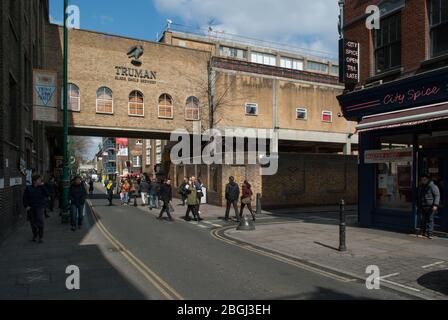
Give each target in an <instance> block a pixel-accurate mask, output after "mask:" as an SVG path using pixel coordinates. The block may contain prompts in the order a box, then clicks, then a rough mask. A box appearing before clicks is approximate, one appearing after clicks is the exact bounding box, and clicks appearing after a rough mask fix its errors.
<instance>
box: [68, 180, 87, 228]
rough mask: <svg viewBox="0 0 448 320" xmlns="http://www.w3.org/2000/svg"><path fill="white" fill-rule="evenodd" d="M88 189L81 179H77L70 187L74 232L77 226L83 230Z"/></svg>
mask: <svg viewBox="0 0 448 320" xmlns="http://www.w3.org/2000/svg"><path fill="white" fill-rule="evenodd" d="M86 196H87V192H86V188H85V185H84V184H83V183H82V182H81V179H80V178H79V177H76V178H75V180H74V181H73V184H72V185H71V187H70V201H71V207H70V210H71V214H72V219H71V220H72V231H76V224H78V228H79V229H81V226H82V219H83V213H84V204H85V202H86Z"/></svg>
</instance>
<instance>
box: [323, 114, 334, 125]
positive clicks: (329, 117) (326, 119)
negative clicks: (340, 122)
mask: <svg viewBox="0 0 448 320" xmlns="http://www.w3.org/2000/svg"><path fill="white" fill-rule="evenodd" d="M322 121H323V122H327V123H331V122H333V112H331V111H322Z"/></svg>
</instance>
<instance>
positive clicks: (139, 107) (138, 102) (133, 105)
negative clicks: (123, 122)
mask: <svg viewBox="0 0 448 320" xmlns="http://www.w3.org/2000/svg"><path fill="white" fill-rule="evenodd" d="M128 109H129V110H128V112H129V115H130V116H137V117H144V116H145V103H144V98H143V94H142V93H141V92H140V91H132V92H131V94H130V95H129V103H128Z"/></svg>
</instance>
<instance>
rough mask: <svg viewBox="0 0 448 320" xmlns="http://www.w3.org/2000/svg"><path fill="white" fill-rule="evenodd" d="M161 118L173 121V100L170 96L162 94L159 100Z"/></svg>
mask: <svg viewBox="0 0 448 320" xmlns="http://www.w3.org/2000/svg"><path fill="white" fill-rule="evenodd" d="M159 118H163V119H173V118H174V116H173V98H171V96H170V95H169V94H166V93H165V94H162V95H161V96H160V98H159Z"/></svg>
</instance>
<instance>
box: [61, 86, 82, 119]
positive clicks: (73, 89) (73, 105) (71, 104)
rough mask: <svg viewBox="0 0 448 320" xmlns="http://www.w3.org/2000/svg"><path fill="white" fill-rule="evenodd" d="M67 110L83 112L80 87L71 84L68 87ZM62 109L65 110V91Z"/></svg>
mask: <svg viewBox="0 0 448 320" xmlns="http://www.w3.org/2000/svg"><path fill="white" fill-rule="evenodd" d="M67 93H68V96H67V99H68V100H67V108H68V110H69V111H78V112H79V111H81V99H80V94H79V87H78V86H77V85H76V84H73V83H69V84H68V87H67ZM61 109H64V89H62V92H61Z"/></svg>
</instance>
